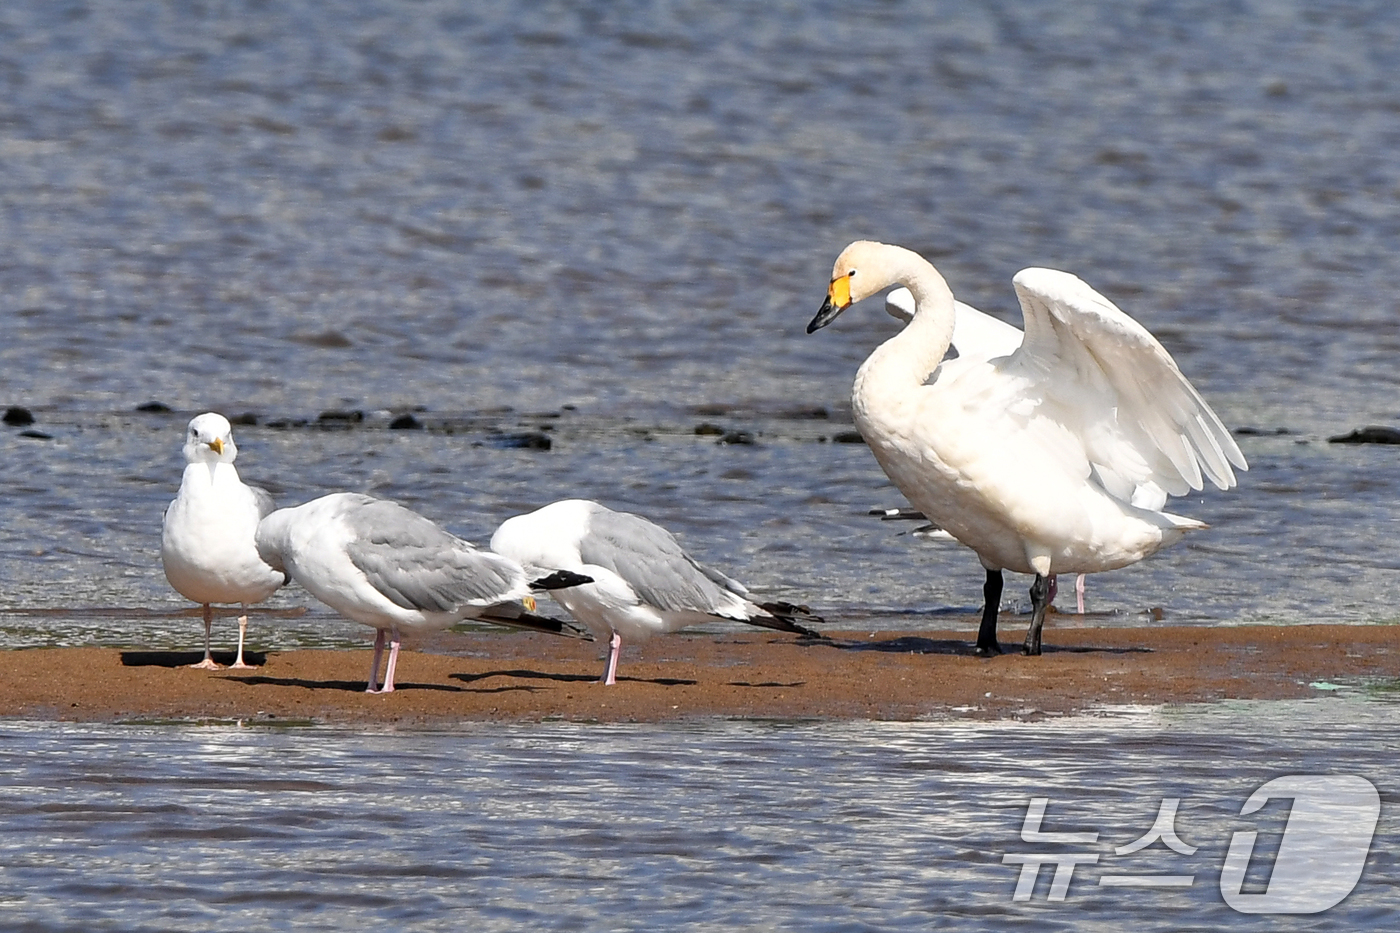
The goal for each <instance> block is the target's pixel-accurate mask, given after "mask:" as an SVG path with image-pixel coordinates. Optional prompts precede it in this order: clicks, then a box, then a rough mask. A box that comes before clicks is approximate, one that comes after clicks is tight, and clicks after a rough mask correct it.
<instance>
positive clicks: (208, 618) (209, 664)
mask: <svg viewBox="0 0 1400 933" xmlns="http://www.w3.org/2000/svg"><path fill="white" fill-rule="evenodd" d="M213 625H214V608H213V607H212V606H210V605H209V604H208V603H205V604H204V660H203V661H200V662H199V663H198V664H191V665H190V667H197V668H199V669H200V670H202V671H217V670H218V669H219V665H217V664H215V663H214V652H212V651H210V650H209V629H210V628H212V627H213Z"/></svg>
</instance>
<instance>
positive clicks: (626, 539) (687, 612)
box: [491, 499, 822, 684]
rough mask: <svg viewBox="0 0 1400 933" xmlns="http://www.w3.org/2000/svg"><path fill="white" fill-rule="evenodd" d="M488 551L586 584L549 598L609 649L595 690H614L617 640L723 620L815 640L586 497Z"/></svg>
mask: <svg viewBox="0 0 1400 933" xmlns="http://www.w3.org/2000/svg"><path fill="white" fill-rule="evenodd" d="M491 549H492V550H493V551H495V552H497V553H498V554H504V555H506V556H508V557H512V558H514V559H515V560H518V561H520V563H521V564H523V565H524V566H525V567H526V568H527V569H530V570H531V571H535V572H548V571H572V572H575V573H579V574H583V575H585V576H588V577H591V578H592V581H593V582H591V583H589V584H587V585H585V586H575V587H570V588H568V589H556V590H553V591H551V593H550V595H551V596H553V597H554V599H555V601H556V602H558V603H559V604H560V605H562V606H563V607H564V608H565V609H567V610H568V611H569V614H570V615H572V616H573V617H574V619H575V620H576V621H577V622H579V624H581V625H583V626H584V627H585V628H587V629H588V630H589V631H591V632H592V633H593V635H594V637H595V638H597V639H599V640H604V639H606V640H607V642H608V660H607V667H606V668H605V669H604V672H603V676H602V678H601V682H602V683H604V684H613V683H616V682H617V661H618V655H619V654H620V653H621V651H622V641H623V639H624V638H627V639H628V640H638V641H640V640H642V639H644V638H647V637H649V636H651V635H654V634H656V633H657V632H672V631H675V630H676V629H679V628H683V627H685V626H687V625H695V624H698V623H702V622H714V621H716V620H721V619H731V620H733V621H736V622H745V623H748V624H749V625H757V626H761V627H763V628H771V629H776V630H778V631H780V632H793V633H795V634H798V635H805V636H808V637H813V638H820V637H821V636H820V635H818V634H817V633H816V632H814V631H812V630H811V629H808V628H804V627H803V626H802V625H799V624H798V623H797V622H796V621H795V620H796V619H802V620H804V621H808V622H821V621H822V620H821V619H820V618H818V617H816V616H814V615H812V613H811V611H810V610H808V609H807V607H806V606H794V605H791V604H789V603H764V604H758V603H755V602H753V601H752V600H750V599H749V592H748V590H747V589H745V588H744V586H743V585H742V584H740V583H739V582H738V581H737V580H733V579H731V578H729V577H727V576H725V575H724V574H722V573H720V572H719V571H718V570H714V569H712V568H710V567H706V566H705V565H703V564H701V563H699V562H698V561H696V560H695V558H693V557H691V556H690V555H689V554H687V553H686V552H685V551H684V550H683V549H682V548H681V545H680V542H679V541H677V540H676V538H675V536H674V535H672V534H671V533H670V532H669V531H667V530H666V529H665V528H662V527H661V526H659V525H656V524H653V523H652V522H650V521H647V520H646V519H645V518H642V517H641V516H639V515H633V514H631V513H630V512H615V511H613V510H612V509H609V508H607V507H606V506H603V505H600V504H599V503H597V502H593V501H591V500H588V499H563V500H561V501H559V502H554V503H551V504H550V505H547V506H545V507H544V508H541V509H538V510H536V511H534V512H530V513H528V514H526V515H517V516H515V517H514V518H510V519H507V520H506V521H505V522H503V523H502V524H501V527H500V528H498V529H496V533H495V534H494V535H493V536H492V537H491Z"/></svg>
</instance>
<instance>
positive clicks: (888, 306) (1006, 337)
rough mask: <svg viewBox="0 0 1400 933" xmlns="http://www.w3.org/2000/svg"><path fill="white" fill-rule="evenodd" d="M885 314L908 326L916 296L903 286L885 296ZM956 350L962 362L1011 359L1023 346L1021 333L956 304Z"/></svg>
mask: <svg viewBox="0 0 1400 933" xmlns="http://www.w3.org/2000/svg"><path fill="white" fill-rule="evenodd" d="M885 312H886V313H887V314H889V316H890V317H892V318H898V319H899V320H901V321H904V322H905V323H908V322H909V320H910V319H911V318H913V317H914V293H913V292H911V291H909V289H907V288H904V287H903V286H900V287H899V288H896V289H895V290H893V291H892V292H890V293H889V294H887V295H886V296H885ZM953 315H954V318H953V348H954V349H956V350H957V351H958V359H961V360H990V359H993V358H995V357H998V356H1009V355H1011V354H1012V353H1015V352H1016V348H1017V347H1019V346H1020V345H1021V332H1020V331H1019V330H1018V329H1016V328H1015V327H1013V326H1011V325H1010V324H1008V323H1006V322H1005V321H1003V320H1001V319H999V318H994V317H992V316H991V315H990V314H983V313H982V312H981V311H978V310H977V309H976V308H974V307H972V305H968V304H963V303H962V302H961V301H955V302H953Z"/></svg>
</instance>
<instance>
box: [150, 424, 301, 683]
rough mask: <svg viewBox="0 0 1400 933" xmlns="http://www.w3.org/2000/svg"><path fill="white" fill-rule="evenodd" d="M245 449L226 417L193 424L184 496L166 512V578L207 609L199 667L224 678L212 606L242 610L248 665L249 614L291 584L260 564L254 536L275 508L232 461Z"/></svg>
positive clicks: (187, 443)
mask: <svg viewBox="0 0 1400 933" xmlns="http://www.w3.org/2000/svg"><path fill="white" fill-rule="evenodd" d="M237 456H238V448H237V447H236V446H235V445H234V443H233V428H232V427H231V426H230V425H229V423H228V419H227V418H225V417H224V416H223V415H219V414H215V413H214V412H208V413H206V414H203V415H200V416H198V417H197V418H195V419H194V420H193V421H191V422H190V427H189V431H188V433H187V434H186V435H185V475H184V477H183V478H182V479H181V480H180V492H179V493H178V494H177V495H176V496H175V500H174V501H173V502H171V503H170V505H169V506H167V507H166V509H165V526H164V530H163V532H162V534H161V538H160V560H161V563H162V564H163V565H164V567H165V578H166V579H167V580H169V581H170V585H171V586H173V587H175V589H176V590H178V591H179V592H180V593H181V595H183V596H185V597H186V598H188V599H192V600H194V601H195V602H197V603H203V604H204V660H203V661H201V662H199V663H198V664H194V665H192V666H193V667H197V668H202V669H204V670H211V671H213V670H218V669H219V665H217V664H215V663H214V655H213V652H211V651H210V648H209V629H210V627H211V626H212V624H213V621H214V612H213V609H212V608H211V604H212V603H239V604H240V605H241V607H242V609H243V614H242V615H240V616H239V617H238V657H237V659H235V660H234V662H233V667H248V665H247V664H244V663H243V638H244V635H245V634H246V632H247V629H248V606H249V605H250V604H252V603H260V602H262V601H263V600H264V599H267V598H268V597H269V596H271V595H272V594H273V592H274V591H275V590H276V589H277V588H278V587H279V586H282V585H283V584H284V583H286V582H287V578H286V576H285V575H284V574H282V573H280V572H279V571H276V570H273V569H272V568H271V567H269V566H268V565H267V564H265V563H264V562H263V561H262V559H261V558H259V557H258V549H257V547H256V545H255V544H254V543H253V535H254V534H255V533H256V532H257V530H258V520H259V519H261V518H262V517H263V516H264V515H266V514H268V513H269V512H271V511H272V510H273V508H274V505H273V502H272V496H270V495H268V493H267V490H265V489H259V488H258V487H256V486H248V485H246V484H244V482H243V481H242V480H241V479H239V478H238V468H237V467H235V466H234V465H233V460H234V458H235V457H237Z"/></svg>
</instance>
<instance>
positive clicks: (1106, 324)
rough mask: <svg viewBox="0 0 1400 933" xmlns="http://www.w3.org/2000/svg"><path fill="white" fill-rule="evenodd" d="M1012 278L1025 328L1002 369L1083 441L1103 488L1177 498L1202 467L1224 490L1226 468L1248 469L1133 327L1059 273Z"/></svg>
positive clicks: (1153, 342) (1028, 272) (1158, 350)
mask: <svg viewBox="0 0 1400 933" xmlns="http://www.w3.org/2000/svg"><path fill="white" fill-rule="evenodd" d="M1013 283H1014V285H1015V287H1016V295H1017V297H1018V298H1019V299H1020V301H1021V311H1022V314H1023V315H1024V317H1025V324H1026V331H1025V339H1024V341H1023V342H1022V345H1021V349H1020V351H1019V352H1018V353H1016V354H1015V355H1014V356H1013V357H1012V359H1011V360H1009V361H1008V363H1009V368H1011V369H1014V370H1015V371H1017V372H1018V373H1019V374H1021V375H1022V376H1025V377H1027V378H1031V379H1032V380H1033V381H1034V382H1036V383H1037V384H1038V386H1039V387H1040V389H1041V395H1042V398H1043V399H1044V403H1045V405H1046V408H1047V411H1046V414H1047V416H1049V417H1055V418H1057V419H1059V420H1062V421H1064V422H1066V423H1067V426H1071V427H1072V428H1073V429H1074V430H1075V431H1076V432H1077V433H1078V434H1079V435H1080V436H1081V437H1082V438H1083V439H1084V444H1085V452H1086V454H1087V455H1088V458H1089V461H1090V463H1091V465H1092V467H1093V469H1094V471H1095V473H1096V474H1097V475H1098V476H1099V478H1100V480H1101V481H1102V482H1103V483H1104V485H1105V487H1106V488H1108V489H1109V491H1110V492H1112V493H1113V494H1114V495H1118V496H1121V497H1123V498H1125V499H1126V498H1129V497H1133V498H1134V499H1136V496H1134V490H1135V488H1136V489H1137V490H1139V491H1141V490H1144V489H1146V490H1152V489H1153V488H1154V487H1155V488H1156V489H1157V490H1158V491H1159V493H1158V494H1160V492H1165V493H1168V494H1171V495H1176V496H1179V495H1184V494H1185V493H1186V492H1187V491H1188V490H1190V489H1200V488H1201V487H1202V485H1203V483H1202V475H1203V474H1204V476H1205V477H1206V478H1208V479H1209V480H1210V481H1211V482H1212V483H1214V484H1215V485H1216V486H1218V487H1220V488H1221V489H1229V488H1230V487H1231V486H1234V485H1235V474H1234V471H1233V470H1232V469H1231V465H1232V464H1233V465H1234V466H1235V467H1238V468H1239V469H1240V470H1247V469H1249V466H1248V464H1247V463H1246V462H1245V459H1244V455H1243V454H1242V453H1240V449H1239V447H1238V446H1237V445H1236V444H1235V441H1234V438H1232V437H1231V436H1230V432H1229V431H1228V430H1227V429H1226V427H1225V425H1224V424H1222V423H1221V421H1220V419H1219V418H1218V417H1217V416H1216V414H1215V412H1213V411H1211V408H1210V406H1209V405H1207V404H1206V402H1205V400H1204V399H1202V398H1201V396H1200V393H1198V392H1197V391H1196V389H1195V388H1194V387H1193V386H1192V385H1191V383H1190V382H1188V381H1187V380H1186V377H1185V376H1183V375H1182V374H1181V370H1180V369H1178V368H1177V365H1176V362H1175V361H1174V360H1173V359H1172V358H1171V355H1170V354H1168V353H1167V351H1166V349H1165V348H1164V347H1163V346H1162V345H1161V344H1160V343H1158V341H1157V338H1155V337H1153V336H1152V335H1151V334H1150V333H1148V331H1147V329H1146V328H1144V327H1143V326H1142V325H1141V324H1139V323H1137V322H1136V321H1134V320H1133V319H1132V318H1130V317H1128V315H1126V314H1124V313H1123V312H1122V311H1120V310H1119V309H1118V308H1117V307H1115V306H1114V305H1113V303H1112V302H1110V301H1109V300H1108V299H1107V298H1104V297H1103V296H1102V295H1100V294H1099V293H1098V292H1096V291H1094V290H1093V289H1092V288H1090V287H1089V286H1088V285H1086V284H1084V282H1082V281H1081V280H1080V279H1079V278H1077V277H1076V276H1073V275H1070V274H1069V273H1067V272H1057V271H1055V270H1053V269H1035V268H1032V269H1022V270H1021V271H1020V272H1018V273H1017V274H1016V277H1015V279H1014V280H1013ZM1069 422H1077V423H1075V424H1073V425H1069ZM1154 498H1155V496H1154ZM1135 504H1142V505H1145V506H1146V507H1156V508H1160V504H1156V505H1154V504H1150V503H1147V502H1144V503H1135Z"/></svg>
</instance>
